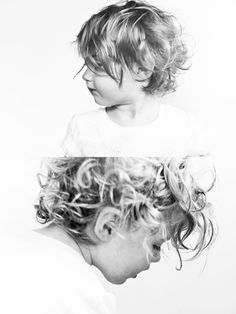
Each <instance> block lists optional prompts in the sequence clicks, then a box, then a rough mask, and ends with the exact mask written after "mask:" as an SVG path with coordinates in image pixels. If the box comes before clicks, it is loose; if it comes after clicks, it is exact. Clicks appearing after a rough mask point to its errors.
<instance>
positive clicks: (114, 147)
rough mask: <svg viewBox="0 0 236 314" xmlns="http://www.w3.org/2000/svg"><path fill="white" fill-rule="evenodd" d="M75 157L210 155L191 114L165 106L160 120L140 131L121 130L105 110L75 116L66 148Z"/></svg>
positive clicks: (66, 138) (140, 127) (136, 128)
mask: <svg viewBox="0 0 236 314" xmlns="http://www.w3.org/2000/svg"><path fill="white" fill-rule="evenodd" d="M62 149H63V154H64V155H66V156H72V157H76V156H77V157H95V156H97V157H99V156H104V157H109V156H117V157H119V156H121V157H125V156H126V157H127V156H134V157H135V156H136V157H141V156H149V157H151V156H186V155H198V154H206V153H207V152H208V148H207V146H206V141H205V135H204V133H203V132H202V130H201V129H200V127H199V126H198V124H197V123H196V121H195V120H194V118H193V116H192V115H191V114H190V113H187V112H185V111H183V110H181V109H178V108H176V107H173V106H170V105H166V104H164V105H161V106H160V113H159V116H158V118H157V119H156V120H155V121H153V122H152V123H150V124H148V125H144V126H138V127H136V126H135V127H133V126H132V127H126V126H120V125H118V124H116V123H115V122H113V121H112V120H111V119H110V118H109V117H108V115H107V113H106V111H105V109H104V108H99V109H97V110H94V111H90V112H87V113H84V114H80V115H74V116H73V118H72V120H71V121H70V123H69V126H68V130H67V135H66V137H65V139H64V142H63V144H62Z"/></svg>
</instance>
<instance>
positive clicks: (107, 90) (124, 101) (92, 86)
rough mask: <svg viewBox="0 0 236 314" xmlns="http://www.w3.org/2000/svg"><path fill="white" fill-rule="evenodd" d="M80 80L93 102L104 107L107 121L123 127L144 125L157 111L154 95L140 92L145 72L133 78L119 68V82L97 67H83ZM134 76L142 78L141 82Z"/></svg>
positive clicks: (152, 118)
mask: <svg viewBox="0 0 236 314" xmlns="http://www.w3.org/2000/svg"><path fill="white" fill-rule="evenodd" d="M83 79H84V80H85V82H86V85H87V87H88V89H89V91H90V92H91V94H92V96H93V97H94V101H95V102H96V103H97V104H98V105H100V106H102V107H106V112H107V114H108V116H109V118H110V119H111V120H113V121H114V122H116V123H117V124H120V125H123V126H132V125H134V126H136V125H137V126H138V125H145V124H148V123H150V122H152V121H153V120H155V119H156V118H157V116H158V114H159V103H158V100H157V97H156V96H153V95H147V94H145V93H144V92H143V90H142V86H144V85H145V79H146V80H147V74H146V73H143V72H139V73H137V75H136V77H135V76H134V74H132V73H131V72H130V71H129V70H128V69H123V80H122V85H121V86H119V84H118V83H117V82H116V81H115V80H114V79H112V78H111V77H110V76H109V75H108V74H107V73H106V72H105V71H103V70H101V69H97V70H95V69H91V67H88V66H87V67H86V70H85V72H84V74H83ZM137 79H140V80H144V81H143V82H139V81H137Z"/></svg>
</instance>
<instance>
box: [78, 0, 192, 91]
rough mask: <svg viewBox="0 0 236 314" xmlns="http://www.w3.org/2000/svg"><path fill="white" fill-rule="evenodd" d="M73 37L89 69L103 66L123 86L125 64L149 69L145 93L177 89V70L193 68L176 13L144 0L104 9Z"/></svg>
mask: <svg viewBox="0 0 236 314" xmlns="http://www.w3.org/2000/svg"><path fill="white" fill-rule="evenodd" d="M75 42H76V43H77V46H78V52H79V55H80V56H82V57H83V58H84V60H85V64H86V65H87V66H88V67H89V68H90V69H95V71H96V69H98V70H99V69H103V70H104V71H105V72H106V73H107V74H108V75H109V76H111V77H112V78H113V79H114V80H115V81H117V82H118V83H119V84H120V85H121V84H122V76H123V69H124V68H128V69H129V70H130V71H131V72H132V73H134V74H136V70H137V68H138V69H140V70H142V71H143V72H146V73H148V84H147V86H144V87H143V91H144V92H145V93H147V94H159V95H161V96H162V95H164V94H166V93H169V92H173V91H175V89H176V75H177V74H178V72H180V70H186V69H188V68H189V66H186V61H187V60H188V59H189V56H188V52H187V47H186V44H185V43H184V41H183V39H182V30H181V27H180V25H179V24H178V23H177V21H176V18H175V17H174V16H173V15H171V14H170V13H167V12H164V11H162V10H160V9H158V8H157V7H155V6H153V5H151V4H148V3H147V2H145V1H121V2H118V3H117V4H112V5H109V6H107V7H105V8H103V9H102V10H101V11H100V12H98V13H97V14H94V15H92V17H91V18H90V19H89V20H88V21H86V22H85V23H84V25H83V26H82V28H81V30H80V32H79V34H78V35H77V39H76V41H75ZM79 72H80V71H79ZM79 72H78V73H79Z"/></svg>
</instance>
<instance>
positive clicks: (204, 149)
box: [187, 113, 211, 156]
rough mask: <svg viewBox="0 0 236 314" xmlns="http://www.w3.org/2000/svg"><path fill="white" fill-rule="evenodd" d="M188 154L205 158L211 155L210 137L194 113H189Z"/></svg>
mask: <svg viewBox="0 0 236 314" xmlns="http://www.w3.org/2000/svg"><path fill="white" fill-rule="evenodd" d="M187 119H188V121H187V128H188V130H187V132H188V154H189V155H190V156H199V155H200V156H205V155H209V154H210V153H211V149H210V142H209V136H208V134H207V131H206V129H205V128H204V126H203V125H202V124H201V123H200V122H199V121H197V119H196V117H195V116H194V115H193V114H192V113H187Z"/></svg>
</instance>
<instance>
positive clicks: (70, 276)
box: [0, 231, 109, 314]
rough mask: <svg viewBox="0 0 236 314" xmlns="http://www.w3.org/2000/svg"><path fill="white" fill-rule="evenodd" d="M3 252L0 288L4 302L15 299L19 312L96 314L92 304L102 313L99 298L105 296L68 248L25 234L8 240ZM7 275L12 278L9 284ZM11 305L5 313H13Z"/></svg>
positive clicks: (87, 269) (94, 276)
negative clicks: (0, 288)
mask: <svg viewBox="0 0 236 314" xmlns="http://www.w3.org/2000/svg"><path fill="white" fill-rule="evenodd" d="M3 252H4V259H2V260H1V263H2V266H3V267H1V270H0V273H1V284H0V285H4V287H5V290H4V298H5V300H6V301H7V300H8V301H9V300H10V299H12V300H15V301H16V303H17V306H18V309H20V312H22V313H23V312H24V313H26V314H29V313H40V314H42V313H45V314H46V313H50V314H52V313H57V314H58V313H65V312H66V310H67V311H68V312H70V313H77V311H78V308H80V309H83V310H84V312H83V311H82V313H90V312H91V313H97V312H95V311H93V310H92V304H96V306H97V307H98V308H99V309H100V310H99V311H98V313H102V311H101V308H103V305H104V304H103V303H102V304H101V302H100V299H103V297H104V298H105V299H106V298H109V295H108V294H107V293H106V291H105V289H104V287H103V285H102V284H101V282H100V281H99V280H98V278H97V276H96V274H95V273H94V272H93V269H92V268H91V267H90V266H89V265H88V264H86V262H85V261H84V260H83V258H82V257H81V256H80V255H79V254H78V253H77V252H76V251H75V250H73V249H72V248H70V247H67V246H66V245H65V244H63V243H61V242H60V241H57V240H55V239H52V238H48V237H46V236H44V235H41V234H37V233H35V232H34V231H29V232H28V233H24V234H19V235H17V236H16V237H11V238H10V239H9V241H8V243H7V245H6V246H5V248H4V249H3ZM3 269H4V272H3ZM9 276H10V277H11V278H14V284H13V285H12V282H11V281H9ZM62 296H63V297H62ZM35 304H37V306H38V307H39V308H40V310H42V311H39V308H37V309H36V308H35ZM14 306H15V305H14V304H12V312H9V313H13V312H14V311H13V309H14V310H16V308H15V307H14ZM104 306H105V305H104ZM46 308H48V310H46ZM0 309H1V305H0ZM36 310H37V311H36ZM38 311H39V312H38Z"/></svg>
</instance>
